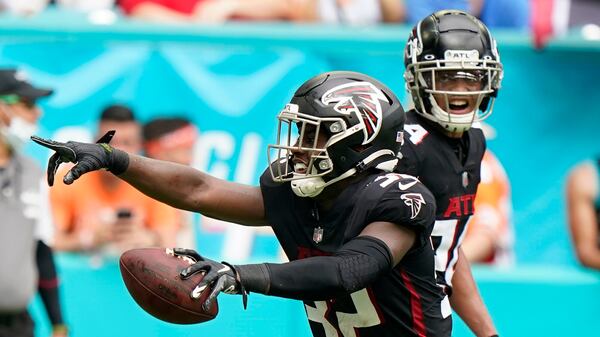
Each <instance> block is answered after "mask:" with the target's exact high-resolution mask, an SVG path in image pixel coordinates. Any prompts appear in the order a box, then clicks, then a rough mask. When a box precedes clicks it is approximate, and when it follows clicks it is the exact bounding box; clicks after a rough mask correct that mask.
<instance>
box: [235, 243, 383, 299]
mask: <svg viewBox="0 0 600 337" xmlns="http://www.w3.org/2000/svg"><path fill="white" fill-rule="evenodd" d="M262 266H266V268H264V267H262ZM238 267H239V271H240V277H241V280H242V282H243V283H244V286H245V287H246V289H247V290H249V291H254V292H259V293H263V294H267V295H273V296H279V297H285V298H291V299H298V300H312V301H315V300H316V301H318V300H327V299H330V298H334V297H337V296H339V295H342V294H349V293H352V292H354V291H357V290H359V289H362V288H364V287H366V286H368V285H369V284H371V283H372V282H373V281H375V280H376V279H377V278H379V277H380V276H381V275H383V274H385V273H387V272H389V271H390V270H391V269H392V268H393V262H392V254H391V252H390V250H389V248H388V247H387V245H386V244H385V243H383V241H381V240H379V239H376V238H373V237H369V236H360V237H357V238H355V239H353V240H351V241H349V242H348V243H346V244H345V245H344V246H343V247H342V248H341V249H340V250H339V251H338V252H337V253H336V254H335V255H332V256H316V257H310V258H306V259H302V260H296V261H292V262H288V263H283V264H272V263H267V264H263V265H261V268H257V265H247V266H238ZM265 269H266V270H267V273H264V272H260V273H257V272H251V271H259V270H265ZM265 274H267V275H265ZM256 276H258V277H256ZM265 283H267V284H268V285H265Z"/></svg>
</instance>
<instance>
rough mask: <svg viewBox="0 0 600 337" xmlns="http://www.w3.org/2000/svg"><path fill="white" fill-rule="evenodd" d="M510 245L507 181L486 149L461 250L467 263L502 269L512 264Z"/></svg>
mask: <svg viewBox="0 0 600 337" xmlns="http://www.w3.org/2000/svg"><path fill="white" fill-rule="evenodd" d="M513 243H514V234H513V224H512V201H511V192H510V182H509V180H508V177H507V175H506V172H505V171H504V168H503V167H502V164H501V163H500V161H499V160H498V158H496V156H495V155H494V154H493V153H492V152H491V151H490V150H489V149H488V150H487V151H486V152H485V154H484V156H483V161H482V162H481V182H480V183H479V187H478V188H477V196H476V197H475V214H474V215H473V216H472V217H471V219H470V220H469V223H468V225H467V232H466V234H465V238H464V240H463V243H462V247H463V251H464V253H465V255H466V256H467V258H468V259H469V261H470V262H471V263H485V264H493V265H497V266H500V265H502V266H506V265H512V264H513V263H514V253H513Z"/></svg>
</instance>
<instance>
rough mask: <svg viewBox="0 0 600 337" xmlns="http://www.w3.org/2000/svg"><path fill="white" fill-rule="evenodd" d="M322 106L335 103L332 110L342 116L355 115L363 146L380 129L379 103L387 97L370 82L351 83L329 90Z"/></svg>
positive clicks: (380, 108) (380, 114) (385, 100)
mask: <svg viewBox="0 0 600 337" xmlns="http://www.w3.org/2000/svg"><path fill="white" fill-rule="evenodd" d="M321 101H322V102H323V104H331V103H336V104H335V106H334V107H333V109H334V110H335V111H337V112H339V113H341V114H343V115H350V114H351V113H353V114H355V115H356V117H358V120H359V123H360V125H361V129H362V130H363V134H364V136H365V138H364V140H363V144H368V143H369V142H371V141H372V140H373V139H374V138H375V137H376V136H377V134H378V133H379V130H380V129H381V119H382V114H383V112H382V107H381V102H380V101H384V102H387V101H388V99H387V97H386V96H385V95H384V94H383V92H381V90H379V88H377V87H376V86H375V85H374V84H373V83H371V82H353V83H347V84H343V85H339V86H337V87H334V88H332V89H329V90H328V91H327V92H326V93H325V94H324V95H323V97H321Z"/></svg>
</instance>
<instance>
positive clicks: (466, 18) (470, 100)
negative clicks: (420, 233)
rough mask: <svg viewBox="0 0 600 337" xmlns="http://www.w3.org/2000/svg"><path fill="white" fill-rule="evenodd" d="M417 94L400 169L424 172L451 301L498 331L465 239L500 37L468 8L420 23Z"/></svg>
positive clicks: (410, 50)
mask: <svg viewBox="0 0 600 337" xmlns="http://www.w3.org/2000/svg"><path fill="white" fill-rule="evenodd" d="M404 64H405V66H406V71H405V73H404V77H405V81H406V87H407V90H408V92H409V94H410V96H411V99H412V105H413V107H412V109H410V110H409V111H408V112H407V120H406V123H405V125H404V130H405V133H406V139H407V140H406V142H405V145H404V146H403V147H402V150H401V155H400V157H401V160H400V162H399V165H398V167H397V172H399V173H403V174H409V175H413V176H416V177H418V178H419V180H421V181H422V182H423V183H424V184H425V185H426V186H427V187H428V188H429V189H430V190H431V192H432V193H433V195H434V196H435V199H436V204H437V212H436V222H435V225H434V229H433V232H432V234H431V239H432V242H433V246H434V249H435V269H436V273H437V280H438V283H439V284H440V286H441V287H442V288H443V289H444V291H445V292H446V294H447V296H448V297H447V298H445V299H444V301H443V305H442V314H443V316H444V317H447V316H449V315H450V314H451V307H452V309H454V310H455V311H456V312H457V313H458V314H459V315H460V317H461V318H462V319H463V320H464V321H465V323H467V325H468V326H469V327H470V328H471V330H472V331H473V332H474V333H475V334H476V335H477V336H485V337H488V336H493V335H496V333H497V332H496V328H495V327H494V324H493V322H492V319H491V317H490V315H489V313H488V312H487V309H486V307H485V305H484V303H483V301H482V300H481V297H480V295H479V292H478V290H477V287H476V285H475V282H474V280H473V276H472V275H471V270H470V266H469V264H468V262H467V260H466V258H465V256H464V255H463V253H462V252H461V249H460V244H461V240H462V238H463V234H464V233H465V226H466V224H467V220H468V219H469V217H470V216H471V215H472V214H473V211H474V210H473V200H474V199H475V193H476V191H477V185H478V184H479V180H480V175H479V173H480V172H479V170H480V166H481V161H482V158H483V154H484V151H485V149H486V144H485V139H484V136H483V133H482V131H481V129H479V128H476V127H473V126H474V125H473V124H474V123H476V122H478V121H481V120H483V119H484V118H486V117H487V116H489V114H490V113H491V112H492V108H493V105H494V100H495V98H496V95H497V93H498V89H499V88H500V82H501V80H502V74H503V72H502V64H501V63H500V56H499V54H498V50H497V48H496V41H495V40H494V39H493V38H492V36H491V35H490V32H489V31H488V29H487V28H486V26H485V25H484V24H483V23H482V22H481V21H479V20H478V19H477V18H475V17H473V16H472V15H469V14H467V13H464V12H461V11H456V10H447V11H440V12H436V13H434V14H432V15H430V16H428V17H426V18H425V19H423V20H421V21H420V22H418V23H417V25H416V26H415V27H414V28H413V30H412V32H411V34H410V37H409V39H408V42H407V44H406V49H405V53H404Z"/></svg>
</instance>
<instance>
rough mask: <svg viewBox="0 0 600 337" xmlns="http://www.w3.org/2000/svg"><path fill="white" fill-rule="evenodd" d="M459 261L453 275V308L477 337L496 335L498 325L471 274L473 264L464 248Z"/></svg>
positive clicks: (451, 303)
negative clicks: (495, 323) (470, 263)
mask: <svg viewBox="0 0 600 337" xmlns="http://www.w3.org/2000/svg"><path fill="white" fill-rule="evenodd" d="M458 254H459V255H458V261H457V262H456V270H455V271H454V276H453V277H452V296H451V297H450V305H451V306H452V309H454V311H456V313H457V314H458V315H459V316H460V318H462V320H463V321H464V322H465V323H466V324H467V325H468V326H469V328H470V329H471V331H473V333H474V334H475V336H477V337H490V336H495V335H497V334H498V333H497V332H496V327H495V326H494V323H493V322H492V318H491V317H490V314H489V313H488V311H487V308H486V307H485V304H484V303H483V300H482V299H481V296H480V295H479V290H478V289H477V285H476V284H475V280H474V279H473V274H471V266H470V265H469V261H467V258H466V256H465V254H464V253H463V251H462V248H459V249H458Z"/></svg>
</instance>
